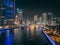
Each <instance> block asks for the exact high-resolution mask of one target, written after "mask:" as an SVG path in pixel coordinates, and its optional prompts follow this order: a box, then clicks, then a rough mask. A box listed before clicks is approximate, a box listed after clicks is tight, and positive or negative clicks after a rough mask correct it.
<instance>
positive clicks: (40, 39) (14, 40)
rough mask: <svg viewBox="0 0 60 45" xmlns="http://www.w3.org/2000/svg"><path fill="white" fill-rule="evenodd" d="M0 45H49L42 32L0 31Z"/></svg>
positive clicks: (18, 29)
mask: <svg viewBox="0 0 60 45" xmlns="http://www.w3.org/2000/svg"><path fill="white" fill-rule="evenodd" d="M0 45H51V44H50V42H49V41H48V39H47V38H46V37H45V35H44V34H43V33H42V30H25V29H22V30H21V29H20V28H17V29H13V30H6V31H0Z"/></svg>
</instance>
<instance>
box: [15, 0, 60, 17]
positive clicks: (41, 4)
mask: <svg viewBox="0 0 60 45" xmlns="http://www.w3.org/2000/svg"><path fill="white" fill-rule="evenodd" d="M18 7H19V8H21V9H23V15H24V17H28V16H29V17H33V16H34V15H35V14H38V16H40V15H41V12H52V13H53V14H54V15H55V16H60V1H58V0H56V1H55V0H16V8H18Z"/></svg>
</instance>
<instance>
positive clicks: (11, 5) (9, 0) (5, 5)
mask: <svg viewBox="0 0 60 45" xmlns="http://www.w3.org/2000/svg"><path fill="white" fill-rule="evenodd" d="M0 1H1V10H0V11H1V14H0V17H1V19H3V20H2V21H1V22H2V24H4V23H3V22H4V21H5V20H9V19H14V16H15V0H0Z"/></svg>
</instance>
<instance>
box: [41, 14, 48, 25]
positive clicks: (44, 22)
mask: <svg viewBox="0 0 60 45" xmlns="http://www.w3.org/2000/svg"><path fill="white" fill-rule="evenodd" d="M42 15H43V24H44V25H46V23H47V13H42Z"/></svg>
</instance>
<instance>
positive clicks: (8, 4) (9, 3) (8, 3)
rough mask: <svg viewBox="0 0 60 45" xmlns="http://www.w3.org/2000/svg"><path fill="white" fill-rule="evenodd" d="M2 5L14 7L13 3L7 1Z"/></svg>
mask: <svg viewBox="0 0 60 45" xmlns="http://www.w3.org/2000/svg"><path fill="white" fill-rule="evenodd" d="M4 4H5V5H6V6H10V5H11V6H14V3H13V2H9V1H4Z"/></svg>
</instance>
